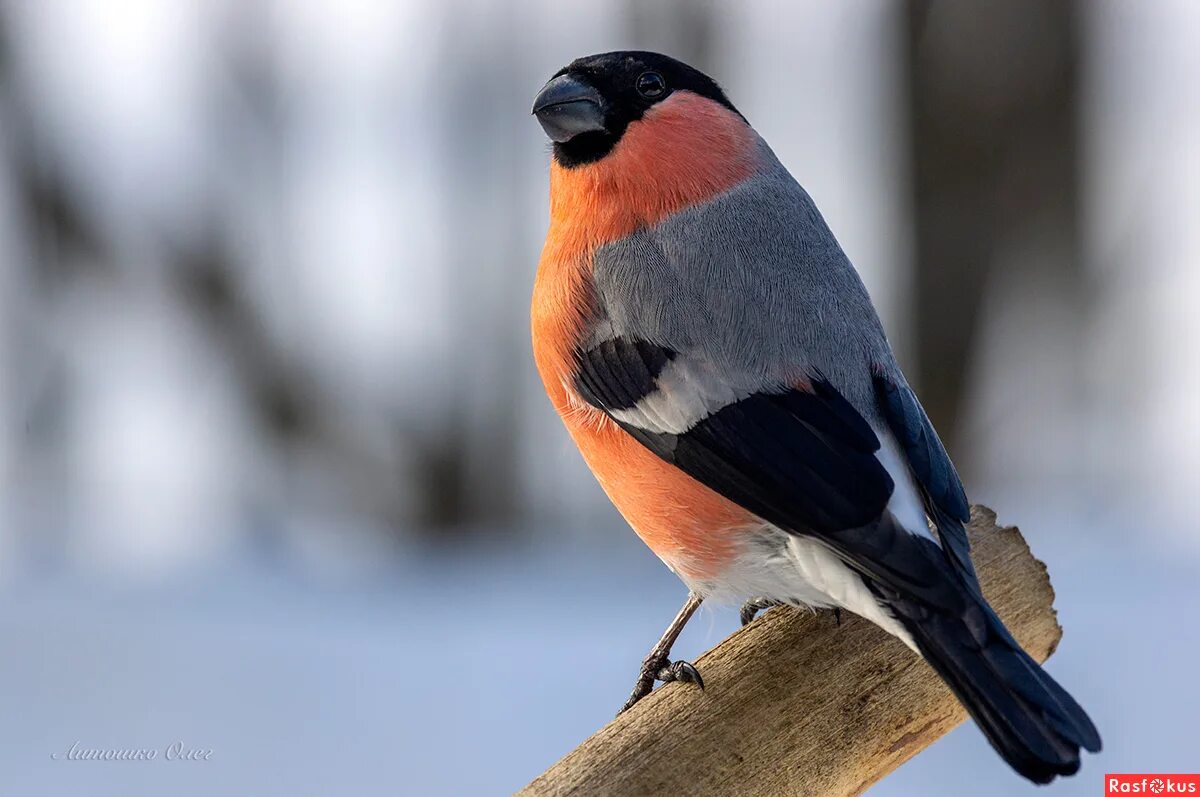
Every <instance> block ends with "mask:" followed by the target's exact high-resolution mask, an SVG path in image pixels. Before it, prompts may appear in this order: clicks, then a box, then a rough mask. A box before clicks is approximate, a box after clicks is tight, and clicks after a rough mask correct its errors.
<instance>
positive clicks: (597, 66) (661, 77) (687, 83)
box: [533, 50, 741, 168]
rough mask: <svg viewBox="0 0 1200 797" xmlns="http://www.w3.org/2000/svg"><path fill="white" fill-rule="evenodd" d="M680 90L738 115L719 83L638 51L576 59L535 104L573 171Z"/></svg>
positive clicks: (562, 158)
mask: <svg viewBox="0 0 1200 797" xmlns="http://www.w3.org/2000/svg"><path fill="white" fill-rule="evenodd" d="M677 91H690V92H692V93H694V94H698V95H700V96H701V97H706V98H708V99H710V100H712V101H713V102H716V103H719V104H720V105H723V106H725V107H726V108H728V109H729V110H731V111H733V112H734V113H737V114H738V115H739V116H741V114H740V113H738V110H737V108H734V107H733V103H731V102H730V101H729V98H728V97H726V96H725V92H724V91H722V90H721V87H720V86H718V85H717V83H716V81H714V80H713V79H712V78H710V77H709V76H708V75H706V74H704V73H703V72H701V71H700V70H698V69H694V68H693V67H690V66H688V65H687V64H685V63H683V62H681V61H676V60H675V59H674V58H671V57H669V56H666V55H661V54H659V53H651V52H642V51H635V50H628V51H618V52H611V53H601V54H600V55H589V56H586V57H584V58H579V59H576V60H575V61H572V62H571V63H570V64H568V65H567V66H565V67H563V68H562V69H560V70H559V71H558V72H557V73H555V75H554V77H552V78H551V79H550V82H548V83H547V84H546V85H545V87H544V88H543V89H542V90H541V92H540V93H539V94H538V96H537V99H535V100H534V103H533V113H534V114H535V115H536V116H537V117H538V121H539V122H541V124H542V128H543V129H544V130H545V131H546V135H548V136H549V137H550V138H551V139H552V140H553V141H554V159H555V160H556V161H557V162H558V163H559V164H560V165H562V166H565V167H567V168H572V167H575V166H580V165H582V164H585V163H593V162H595V161H598V160H600V159H601V158H603V157H604V156H605V155H607V154H608V153H609V152H611V151H612V148H613V147H615V146H616V145H617V142H618V141H620V140H621V136H622V135H624V134H625V130H626V128H628V127H629V125H630V124H631V123H633V122H635V121H637V120H638V119H641V118H642V116H643V115H644V114H645V113H646V111H648V110H650V109H651V108H652V107H654V106H655V105H656V104H658V103H660V102H662V101H663V100H665V99H667V98H668V97H670V96H671V95H672V94H674V93H675V92H677Z"/></svg>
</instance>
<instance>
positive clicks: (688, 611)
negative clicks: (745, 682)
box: [617, 592, 704, 713]
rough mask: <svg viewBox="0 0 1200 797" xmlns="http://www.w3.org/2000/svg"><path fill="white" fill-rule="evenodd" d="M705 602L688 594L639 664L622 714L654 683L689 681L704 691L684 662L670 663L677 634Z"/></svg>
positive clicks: (691, 668)
mask: <svg viewBox="0 0 1200 797" xmlns="http://www.w3.org/2000/svg"><path fill="white" fill-rule="evenodd" d="M703 600H704V599H703V598H701V597H700V596H699V595H697V594H696V593H694V592H689V593H688V599H687V603H685V604H683V608H682V609H680V610H679V614H677V615H675V619H674V620H672V621H671V624H670V625H669V626H667V630H666V631H665V632H663V635H662V637H661V638H660V639H659V640H658V644H656V645H655V646H654V648H653V649H652V650H651V651H650V653H649V655H647V656H646V658H645V659H644V660H643V661H642V671H641V674H640V675H639V676H638V679H637V683H636V684H634V686H633V692H632V693H630V695H629V699H628V700H626V701H625V705H624V706H622V707H621V711H619V712H617V713H623V712H625V711H627V710H628V709H629V707H630V706H632V705H633V704H634V703H636V702H638V701H639V700H641V699H642V698H643V697H645V696H646V695H648V694H650V690H652V689H653V688H654V682H655V681H663V682H664V683H665V682H667V681H688V682H690V683H694V684H695V685H696V686H698V687H700V688H701V689H703V688H704V681H703V679H701V678H700V673H699V672H698V671H697V670H696V668H695V667H693V666H692V665H691V664H689V663H688V662H686V661H676V662H672V661H671V660H670V658H669V657H670V655H671V646H672V645H674V644H675V640H676V639H678V638H679V632H681V631H682V630H683V627H684V626H685V625H687V621H688V620H690V619H691V617H692V615H693V614H695V613H696V609H698V608H700V602H701V601H703Z"/></svg>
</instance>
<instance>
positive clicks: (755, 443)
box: [576, 338, 962, 608]
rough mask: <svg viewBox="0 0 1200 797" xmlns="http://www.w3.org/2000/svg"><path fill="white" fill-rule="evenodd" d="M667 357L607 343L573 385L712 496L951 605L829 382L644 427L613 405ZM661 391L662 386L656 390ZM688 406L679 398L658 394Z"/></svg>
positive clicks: (940, 558)
mask: <svg viewBox="0 0 1200 797" xmlns="http://www.w3.org/2000/svg"><path fill="white" fill-rule="evenodd" d="M681 356H683V355H680V354H678V353H676V352H673V351H670V350H668V349H664V348H662V347H658V346H655V345H654V344H652V343H648V342H646V341H643V340H632V339H628V338H618V339H616V340H611V341H607V342H605V343H604V344H601V345H599V346H596V347H594V348H592V349H589V350H587V351H584V352H581V353H580V354H579V356H578V366H579V367H578V374H577V378H576V388H577V389H578V391H579V393H580V395H581V396H582V398H583V399H584V400H585V401H586V402H588V403H589V404H591V405H592V406H594V407H596V408H598V409H601V410H603V411H605V412H607V413H609V415H610V417H613V419H614V420H616V422H617V423H618V424H620V425H621V427H622V428H624V429H625V431H627V432H628V433H629V434H630V435H631V436H633V437H634V438H635V439H636V440H638V441H639V442H640V443H641V444H642V445H644V446H646V448H648V449H650V450H651V451H653V452H654V453H655V454H656V455H658V456H659V457H660V458H662V459H663V460H665V461H667V462H670V463H671V464H673V465H675V466H676V467H678V468H679V469H680V470H682V471H684V472H685V473H687V474H688V475H690V476H692V477H693V478H694V479H696V480H697V481H699V482H701V483H702V484H704V485H706V486H707V487H709V488H710V489H712V490H713V491H714V492H717V493H719V494H720V495H723V496H724V497H726V498H728V499H729V500H731V501H734V502H735V503H737V504H739V505H741V506H743V507H745V508H746V509H748V510H750V511H751V512H753V513H754V514H756V515H758V516H759V517H761V518H763V519H765V520H767V521H769V522H770V523H772V524H774V525H776V526H778V527H779V528H781V529H784V530H785V531H788V532H791V533H795V534H802V535H807V536H812V537H816V538H818V539H820V540H822V541H823V542H825V543H826V544H828V545H829V546H830V547H831V548H832V549H833V550H834V551H836V552H837V553H838V554H839V555H840V556H841V557H842V558H843V559H844V560H845V561H846V562H847V563H848V564H850V565H851V566H852V567H854V568H855V569H857V570H858V571H859V572H861V573H863V574H864V575H867V576H870V577H871V579H872V580H874V581H876V582H878V583H879V584H881V585H884V586H887V587H888V588H890V589H892V590H894V591H896V592H897V593H899V594H903V595H909V596H913V597H918V598H920V599H922V600H924V601H928V602H930V603H932V604H933V605H937V606H942V607H946V608H950V607H951V606H953V607H958V606H959V605H961V602H962V596H961V594H960V592H959V590H958V589H957V588H956V585H954V584H953V582H954V580H955V579H952V578H951V579H947V578H946V576H947V571H946V565H945V555H944V554H943V553H942V551H941V548H940V547H939V546H938V545H937V544H936V543H935V542H933V540H931V539H929V538H928V537H925V536H921V535H917V534H912V533H910V532H909V531H907V530H906V529H904V528H902V527H901V526H900V525H899V524H898V523H896V522H895V520H894V518H892V516H891V514H890V513H889V512H887V511H886V510H887V504H888V500H889V499H890V498H891V495H892V491H893V489H894V487H895V485H894V483H893V481H892V478H891V476H890V475H889V474H888V472H887V470H886V468H885V467H884V466H883V464H882V463H881V462H880V461H879V459H878V458H877V457H876V456H875V454H876V452H877V451H878V450H879V447H880V442H879V438H878V437H877V436H876V434H875V432H874V430H873V429H872V428H871V426H870V424H868V423H867V421H866V420H864V419H863V417H862V415H860V414H859V412H858V411H857V410H856V409H855V408H854V407H853V405H851V404H850V403H849V402H848V401H847V400H846V399H845V398H844V397H843V396H842V395H841V394H840V393H839V392H838V391H837V390H836V389H835V388H834V387H833V386H832V385H831V384H830V383H829V382H827V381H825V380H824V379H822V378H820V377H819V376H817V375H814V376H813V378H812V379H811V390H800V389H792V390H786V391H782V392H760V393H755V394H752V395H750V396H747V397H745V398H743V399H741V400H739V401H735V402H733V403H730V404H726V405H725V406H723V407H720V408H719V409H716V410H715V411H714V412H712V413H711V414H709V415H708V416H707V417H704V418H702V419H700V420H698V421H697V422H696V423H694V424H693V425H691V426H690V427H689V428H688V429H687V430H686V431H684V432H680V433H669V432H661V431H651V430H650V429H649V428H647V427H651V428H652V427H653V424H650V423H647V424H646V425H645V426H643V425H639V424H638V423H636V422H633V421H631V420H630V414H629V413H627V412H619V411H620V410H629V409H630V408H635V407H637V406H638V404H639V402H640V401H641V400H642V399H644V398H646V397H647V396H650V395H651V394H653V393H655V391H657V390H658V381H657V380H658V377H659V375H660V374H661V372H662V371H663V369H664V368H665V367H666V365H667V363H669V362H671V361H672V360H675V359H676V358H678V357H681ZM659 395H660V396H661V395H662V394H661V393H660V394H659ZM666 398H667V399H668V400H670V399H672V398H675V399H678V401H679V402H680V403H681V404H691V405H694V404H695V403H696V402H689V401H688V400H687V399H688V398H689V397H687V396H679V395H677V394H675V395H668V396H667V397H666Z"/></svg>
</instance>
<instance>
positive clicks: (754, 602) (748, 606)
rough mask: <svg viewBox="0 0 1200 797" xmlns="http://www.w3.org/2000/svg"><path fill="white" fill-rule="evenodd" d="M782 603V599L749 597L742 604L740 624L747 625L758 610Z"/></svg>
mask: <svg viewBox="0 0 1200 797" xmlns="http://www.w3.org/2000/svg"><path fill="white" fill-rule="evenodd" d="M782 605H783V602H782V601H777V600H772V599H771V598H751V599H750V600H748V601H746V602H745V603H743V604H742V611H741V612H740V616H741V618H742V625H749V624H750V621H751V620H753V619H754V617H755V615H757V614H758V613H759V612H761V611H765V610H767V609H770V608H772V607H775V606H782Z"/></svg>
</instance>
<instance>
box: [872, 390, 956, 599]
mask: <svg viewBox="0 0 1200 797" xmlns="http://www.w3.org/2000/svg"><path fill="white" fill-rule="evenodd" d="M875 396H876V399H877V400H878V402H879V408H880V410H881V412H882V413H883V417H884V419H885V420H886V421H887V423H888V427H889V428H890V429H891V430H892V434H894V435H895V436H896V440H897V441H898V442H899V443H900V447H901V449H902V450H903V451H904V455H905V457H907V459H908V464H909V467H910V468H911V469H912V473H913V476H914V477H915V478H916V480H917V484H918V485H919V486H920V488H921V492H922V494H923V497H924V499H925V511H926V512H927V513H928V514H929V516H930V517H931V518H933V522H934V525H936V526H937V530H938V536H939V537H940V538H941V540H942V545H943V546H944V547H945V549H946V551H947V552H949V553H950V554H951V556H952V557H953V559H952V561H953V562H954V563H955V565H956V566H957V567H959V568H960V569H961V570H962V571H963V573H964V574H966V575H967V576H968V577H969V580H970V581H971V582H972V583H975V582H976V578H975V568H974V566H973V565H972V564H971V544H970V542H968V540H967V530H966V528H965V527H964V525H963V524H965V523H966V522H967V521H968V520H970V519H971V507H970V505H969V504H968V503H967V494H966V492H965V491H964V490H963V486H962V481H961V480H960V479H959V478H958V471H956V470H955V469H954V463H953V462H951V461H950V455H949V454H947V453H946V448H945V446H943V445H942V441H941V439H940V438H939V437H938V434H937V432H936V431H935V430H934V428H933V424H932V423H930V422H929V416H927V415H926V414H925V410H924V408H922V407H921V402H919V401H917V397H916V395H915V394H914V393H913V392H912V390H911V389H910V388H909V387H908V386H907V385H898V384H896V383H895V382H893V381H892V380H890V379H888V378H887V377H885V376H881V375H876V376H875Z"/></svg>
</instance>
